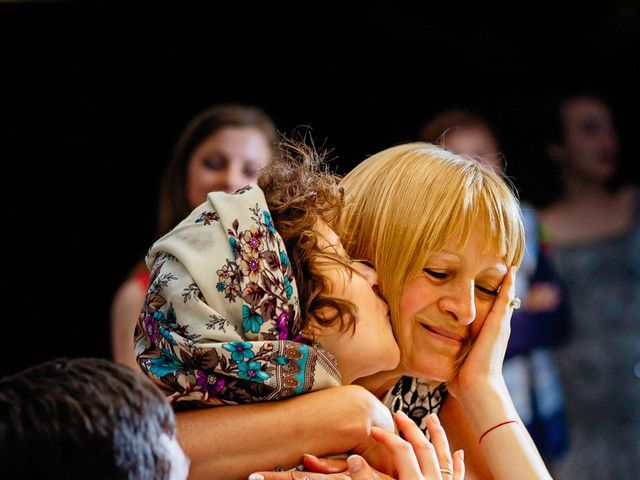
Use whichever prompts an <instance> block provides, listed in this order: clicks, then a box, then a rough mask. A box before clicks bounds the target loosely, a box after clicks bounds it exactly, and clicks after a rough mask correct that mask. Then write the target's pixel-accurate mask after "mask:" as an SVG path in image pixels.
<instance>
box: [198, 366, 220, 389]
mask: <svg viewBox="0 0 640 480" xmlns="http://www.w3.org/2000/svg"><path fill="white" fill-rule="evenodd" d="M196 385H197V386H199V387H200V388H201V389H202V390H206V391H208V392H209V393H214V394H217V393H220V392H221V391H222V389H223V388H224V385H225V381H224V379H222V378H217V377H216V376H215V375H213V374H208V373H207V372H205V371H204V370H196Z"/></svg>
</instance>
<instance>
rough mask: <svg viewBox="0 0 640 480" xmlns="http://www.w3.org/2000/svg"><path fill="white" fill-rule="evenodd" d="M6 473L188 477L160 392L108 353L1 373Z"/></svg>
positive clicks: (0, 460)
mask: <svg viewBox="0 0 640 480" xmlns="http://www.w3.org/2000/svg"><path fill="white" fill-rule="evenodd" d="M0 446H1V448H0V465H2V467H1V469H2V471H3V472H5V473H6V477H5V475H3V477H4V478H12V479H27V478H50V479H62V478H65V479H67V478H83V479H96V480H97V479H105V480H106V479H128V480H131V479H136V480H142V479H149V480H151V479H162V480H178V479H179V480H183V479H185V478H186V477H187V473H188V464H189V461H188V459H187V458H186V456H185V455H184V453H183V452H182V449H181V448H180V447H179V445H178V444H177V441H176V439H175V418H174V415H173V411H172V410H171V408H170V406H169V404H168V402H167V401H166V399H165V398H164V396H163V395H162V393H161V392H160V391H159V390H158V389H157V388H156V387H155V386H154V385H152V384H151V382H149V381H148V380H147V379H146V378H144V377H143V376H142V375H140V374H139V373H135V372H133V371H132V370H130V369H129V368H128V367H124V366H122V365H116V364H114V363H112V362H110V361H108V360H104V359H96V358H88V359H87V358H83V359H57V360H51V361H48V362H46V363H43V364H41V365H38V366H35V367H31V368H29V369H27V370H25V371H23V372H20V373H18V374H16V375H13V376H10V377H6V378H3V379H0Z"/></svg>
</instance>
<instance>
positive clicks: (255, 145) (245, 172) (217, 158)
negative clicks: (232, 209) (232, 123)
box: [187, 127, 272, 208]
mask: <svg viewBox="0 0 640 480" xmlns="http://www.w3.org/2000/svg"><path fill="white" fill-rule="evenodd" d="M271 155H272V152H271V146H270V145H269V142H268V140H267V138H266V137H265V135H264V134H263V133H262V132H261V131H260V130H259V129H258V128H256V127H223V128H221V129H219V130H216V131H215V132H214V133H213V134H211V135H210V136H209V137H207V138H206V139H205V140H204V141H203V142H202V143H200V145H198V146H197V147H196V149H195V150H194V151H193V154H192V155H191V159H190V160H189V165H188V167H187V185H188V189H187V196H188V199H189V205H190V206H191V208H195V207H197V206H198V205H200V204H201V203H202V202H204V201H205V199H206V196H207V194H208V193H209V192H214V191H223V192H227V193H232V192H234V191H236V190H238V189H239V188H241V187H244V186H245V185H247V184H249V183H252V182H255V181H256V176H257V173H258V170H260V169H261V168H262V167H264V166H265V165H267V163H269V162H270V161H271Z"/></svg>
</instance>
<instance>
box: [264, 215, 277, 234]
mask: <svg viewBox="0 0 640 480" xmlns="http://www.w3.org/2000/svg"><path fill="white" fill-rule="evenodd" d="M262 216H263V217H264V223H265V224H266V225H267V227H268V228H269V231H270V232H271V233H277V232H276V226H275V225H274V224H273V220H272V219H271V214H270V213H269V212H266V211H263V212H262Z"/></svg>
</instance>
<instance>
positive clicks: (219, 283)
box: [135, 185, 340, 405]
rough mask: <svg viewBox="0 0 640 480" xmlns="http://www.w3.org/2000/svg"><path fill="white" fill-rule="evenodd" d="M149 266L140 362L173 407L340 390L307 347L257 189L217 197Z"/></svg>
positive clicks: (166, 240) (324, 359) (287, 270)
mask: <svg viewBox="0 0 640 480" xmlns="http://www.w3.org/2000/svg"><path fill="white" fill-rule="evenodd" d="M147 266H148V267H149V268H150V270H151V279H150V286H149V290H148V292H147V297H146V300H145V304H144V307H143V309H142V312H141V314H140V318H139V320H138V325H137V328H136V342H135V351H136V357H137V360H138V363H139V365H140V367H141V369H142V371H143V372H144V373H145V374H146V375H147V376H149V377H150V378H151V379H152V380H154V382H155V383H156V384H158V385H159V386H160V388H162V389H163V390H164V391H165V392H166V393H167V395H168V397H169V399H170V401H171V402H172V403H174V402H183V401H193V402H197V403H200V404H207V405H222V404H237V403H250V402H257V401H266V400H276V399H281V398H286V397H289V396H291V395H295V394H299V393H304V392H307V391H310V390H319V389H322V388H326V387H331V386H336V385H339V384H340V374H339V373H338V370H337V368H336V365H335V361H334V359H333V357H332V356H331V355H330V354H328V353H326V352H324V351H322V350H319V349H317V348H315V347H312V346H309V345H306V344H303V343H301V342H302V338H301V337H300V328H301V315H300V305H299V299H298V290H297V287H296V282H295V279H294V278H293V274H292V271H291V265H290V263H289V258H288V256H287V252H286V251H285V248H284V242H283V240H282V238H281V237H280V235H278V232H277V231H276V229H275V227H274V224H273V222H272V220H271V215H270V213H269V210H268V208H267V204H266V201H265V198H264V194H263V192H262V191H261V190H260V188H259V187H257V186H256V185H250V186H247V187H245V188H243V189H240V190H238V191H237V192H236V193H234V194H232V195H230V194H226V193H223V192H213V193H209V195H208V197H207V201H206V202H205V203H203V204H202V205H200V206H199V207H198V208H196V209H195V210H194V211H193V212H191V214H190V215H189V216H188V217H187V218H186V219H185V220H183V221H182V222H181V223H180V224H179V225H178V226H177V227H176V228H175V229H173V230H172V231H171V232H169V233H168V234H167V235H165V236H164V237H162V238H161V239H160V240H158V241H157V242H156V243H155V244H154V245H153V247H152V248H151V250H150V251H149V254H148V255H147Z"/></svg>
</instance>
